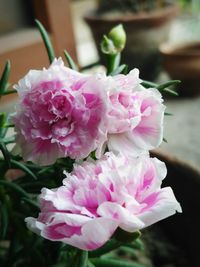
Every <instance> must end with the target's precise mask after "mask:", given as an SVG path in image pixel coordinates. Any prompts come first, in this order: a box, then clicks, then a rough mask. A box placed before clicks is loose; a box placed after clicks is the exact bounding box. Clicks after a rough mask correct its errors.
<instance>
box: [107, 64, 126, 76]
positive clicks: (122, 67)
mask: <svg viewBox="0 0 200 267" xmlns="http://www.w3.org/2000/svg"><path fill="white" fill-rule="evenodd" d="M126 69H127V65H126V64H122V65H120V66H119V67H117V68H116V69H115V70H113V71H112V72H111V73H110V76H115V75H117V74H120V73H123V72H124V71H125V70H126Z"/></svg>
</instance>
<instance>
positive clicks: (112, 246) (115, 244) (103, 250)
mask: <svg viewBox="0 0 200 267" xmlns="http://www.w3.org/2000/svg"><path fill="white" fill-rule="evenodd" d="M121 245H122V242H120V241H117V240H115V239H111V240H109V241H108V242H107V243H106V244H105V245H104V246H102V247H101V248H99V249H96V250H93V251H90V252H89V257H90V258H96V257H100V256H101V255H104V254H106V253H108V252H110V251H112V250H114V249H117V248H119V247H120V246H121Z"/></svg>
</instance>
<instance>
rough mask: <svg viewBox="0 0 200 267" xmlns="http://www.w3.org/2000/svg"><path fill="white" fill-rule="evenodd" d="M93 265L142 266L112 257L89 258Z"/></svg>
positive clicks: (107, 266)
mask: <svg viewBox="0 0 200 267" xmlns="http://www.w3.org/2000/svg"><path fill="white" fill-rule="evenodd" d="M91 262H92V263H93V264H94V265H95V267H144V266H142V265H140V264H138V263H134V262H127V261H123V260H112V259H101V258H100V259H91Z"/></svg>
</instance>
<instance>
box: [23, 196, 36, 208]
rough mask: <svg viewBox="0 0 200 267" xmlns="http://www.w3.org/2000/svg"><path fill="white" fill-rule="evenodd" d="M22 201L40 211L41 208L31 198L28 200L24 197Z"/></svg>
mask: <svg viewBox="0 0 200 267" xmlns="http://www.w3.org/2000/svg"><path fill="white" fill-rule="evenodd" d="M22 200H23V201H24V202H26V203H28V204H29V205H31V206H33V207H34V208H36V209H38V210H39V209H40V208H39V206H38V204H37V203H36V202H35V201H34V200H32V199H30V198H26V197H23V198H22Z"/></svg>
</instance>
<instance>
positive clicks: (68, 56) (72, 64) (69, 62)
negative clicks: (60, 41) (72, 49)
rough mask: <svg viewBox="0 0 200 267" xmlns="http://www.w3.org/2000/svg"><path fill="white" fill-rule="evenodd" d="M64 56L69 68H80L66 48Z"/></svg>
mask: <svg viewBox="0 0 200 267" xmlns="http://www.w3.org/2000/svg"><path fill="white" fill-rule="evenodd" d="M64 56H65V58H66V60H67V63H68V65H69V68H70V69H72V70H78V67H77V65H76V63H75V62H74V61H73V59H72V58H71V56H70V55H69V53H68V52H67V51H66V50H64Z"/></svg>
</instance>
